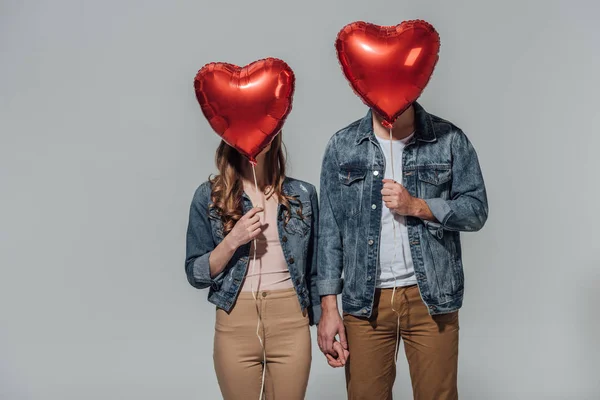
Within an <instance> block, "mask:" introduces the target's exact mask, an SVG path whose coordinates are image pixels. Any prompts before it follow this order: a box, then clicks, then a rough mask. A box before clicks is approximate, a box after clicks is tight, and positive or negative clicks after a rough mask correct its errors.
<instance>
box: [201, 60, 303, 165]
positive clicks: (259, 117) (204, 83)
mask: <svg viewBox="0 0 600 400" xmlns="http://www.w3.org/2000/svg"><path fill="white" fill-rule="evenodd" d="M294 87H295V77H294V72H293V71H292V69H291V68H290V67H289V66H288V65H287V64H286V63H285V62H283V61H282V60H279V59H276V58H266V59H264V60H259V61H255V62H253V63H251V64H248V65H247V66H245V67H243V68H240V67H238V66H236V65H232V64H227V63H210V64H207V65H205V66H204V67H202V69H201V70H200V71H198V74H197V75H196V78H195V79H194V88H195V90H196V98H197V99H198V103H200V108H201V109H202V113H203V114H204V116H205V117H206V119H208V122H209V123H210V126H211V127H212V128H213V129H214V131H215V132H216V133H217V134H218V135H219V136H221V138H223V140H224V141H225V142H227V143H228V144H229V145H230V146H232V147H234V148H235V149H237V150H238V151H239V152H240V153H241V154H243V155H244V156H246V157H247V158H248V159H249V160H250V162H252V163H256V156H257V155H258V154H260V152H261V151H263V150H264V149H265V147H267V146H268V145H269V143H270V142H271V141H272V140H273V138H274V137H275V136H276V135H277V134H278V133H279V132H280V131H281V127H282V126H283V123H284V122H285V119H286V117H287V116H288V114H289V113H290V111H291V109H292V98H293V95H294Z"/></svg>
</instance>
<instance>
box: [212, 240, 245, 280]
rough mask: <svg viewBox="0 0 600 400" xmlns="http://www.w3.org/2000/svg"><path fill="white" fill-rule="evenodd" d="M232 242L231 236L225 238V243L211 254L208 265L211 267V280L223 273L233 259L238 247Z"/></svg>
mask: <svg viewBox="0 0 600 400" xmlns="http://www.w3.org/2000/svg"><path fill="white" fill-rule="evenodd" d="M232 242H233V240H232V239H231V236H229V235H228V236H225V239H223V241H222V242H221V243H219V244H218V245H217V247H215V249H214V250H213V251H212V252H211V253H210V256H209V258H208V264H209V265H210V277H211V278H214V277H215V276H217V275H219V274H220V273H221V272H223V270H224V269H225V267H226V266H227V263H228V262H229V260H231V257H233V254H234V253H235V251H236V250H237V248H238V246H237V245H236V244H235V243H232Z"/></svg>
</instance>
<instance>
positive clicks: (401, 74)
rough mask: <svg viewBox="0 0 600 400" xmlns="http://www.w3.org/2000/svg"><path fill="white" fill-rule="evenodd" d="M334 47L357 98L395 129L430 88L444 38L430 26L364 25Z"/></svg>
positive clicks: (352, 27) (349, 29) (345, 32)
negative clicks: (428, 87)
mask: <svg viewBox="0 0 600 400" xmlns="http://www.w3.org/2000/svg"><path fill="white" fill-rule="evenodd" d="M335 47H336V49H337V55H338V59H339V61H340V64H341V66H342V70H343V71H344V75H345V76H346V78H347V79H348V81H349V82H350V85H351V86H352V88H353V89H354V91H355V92H356V94H358V95H359V96H360V97H361V98H362V99H363V101H364V102H365V104H367V105H368V106H369V107H371V108H373V109H375V111H376V112H377V113H379V114H380V115H381V116H382V117H383V118H384V120H385V122H386V124H385V125H386V126H387V127H391V124H393V123H394V121H395V120H396V118H398V116H399V115H400V114H402V113H403V112H404V111H405V110H406V109H407V108H408V107H409V106H410V105H411V104H412V103H413V102H414V101H415V100H416V99H417V98H418V97H419V96H420V95H421V93H422V92H423V89H424V88H425V86H426V85H427V83H428V82H429V78H431V74H432V73H433V69H434V68H435V65H436V63H437V60H438V52H439V49H440V37H439V35H438V33H437V32H436V30H435V29H434V28H433V26H431V25H430V24H429V23H427V22H425V21H405V22H403V23H401V24H400V25H396V26H379V25H374V24H370V23H367V22H362V21H359V22H353V23H351V24H348V25H346V26H345V27H344V28H342V30H341V31H340V32H339V34H338V36H337V40H336V43H335Z"/></svg>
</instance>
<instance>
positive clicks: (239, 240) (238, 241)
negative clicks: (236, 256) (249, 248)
mask: <svg viewBox="0 0 600 400" xmlns="http://www.w3.org/2000/svg"><path fill="white" fill-rule="evenodd" d="M262 211H263V208H262V207H254V208H253V209H251V210H250V211H248V212H247V213H246V214H245V215H243V216H242V218H240V219H239V221H238V222H236V224H235V226H234V227H233V229H232V230H231V232H229V234H228V235H227V236H226V237H225V239H226V240H227V241H228V242H229V243H230V245H231V247H232V248H233V249H234V250H235V249H237V248H238V247H240V246H243V245H245V244H246V243H248V242H250V241H251V240H253V239H254V238H256V237H257V236H258V235H259V234H260V232H261V231H262V230H263V226H262V224H261V222H260V218H259V216H258V213H259V212H262Z"/></svg>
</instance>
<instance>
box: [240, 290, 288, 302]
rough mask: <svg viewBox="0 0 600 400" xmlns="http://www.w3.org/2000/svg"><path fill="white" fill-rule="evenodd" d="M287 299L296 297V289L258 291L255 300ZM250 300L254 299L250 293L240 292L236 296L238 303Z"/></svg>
mask: <svg viewBox="0 0 600 400" xmlns="http://www.w3.org/2000/svg"><path fill="white" fill-rule="evenodd" d="M288 297H296V289H294V288H289V289H280V290H260V291H259V292H258V293H257V294H256V299H257V300H259V299H260V300H269V299H284V298H288ZM240 300H242V301H245V300H252V301H254V297H253V296H252V292H240V293H239V295H238V301H240Z"/></svg>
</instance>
